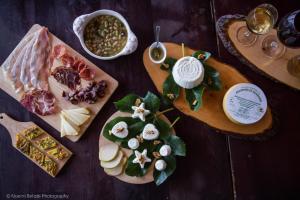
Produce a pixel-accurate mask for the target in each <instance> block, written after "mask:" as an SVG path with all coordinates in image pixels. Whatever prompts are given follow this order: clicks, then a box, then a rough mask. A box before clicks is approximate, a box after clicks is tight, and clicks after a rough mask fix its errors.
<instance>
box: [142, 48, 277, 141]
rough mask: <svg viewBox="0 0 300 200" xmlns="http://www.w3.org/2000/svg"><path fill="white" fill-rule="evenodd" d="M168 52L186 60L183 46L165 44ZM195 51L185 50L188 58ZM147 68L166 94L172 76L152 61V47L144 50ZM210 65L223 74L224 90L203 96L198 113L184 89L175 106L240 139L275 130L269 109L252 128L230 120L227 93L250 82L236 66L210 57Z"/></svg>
mask: <svg viewBox="0 0 300 200" xmlns="http://www.w3.org/2000/svg"><path fill="white" fill-rule="evenodd" d="M164 45H165V47H166V49H167V57H171V58H175V59H179V58H181V57H182V48H181V46H180V45H177V44H174V43H164ZM194 52H195V50H193V49H190V48H185V55H192V54H193V53H194ZM143 61H144V66H145V68H146V70H147V72H148V74H149V76H150V78H151V79H152V81H153V83H154V85H155V86H156V88H157V90H158V91H159V92H160V93H163V83H164V80H166V78H167V77H168V75H169V73H168V72H167V71H164V70H161V69H160V65H159V64H154V63H153V62H151V60H150V58H149V48H147V49H146V50H145V51H144V56H143ZM206 63H207V64H208V65H210V66H212V67H214V68H215V69H216V70H217V71H218V72H219V73H220V79H221V81H222V85H223V87H222V89H221V90H220V91H205V92H204V94H203V100H202V101H203V105H202V107H201V108H200V109H199V110H198V111H193V110H191V109H190V107H189V105H188V104H187V103H186V102H185V101H186V100H185V98H184V96H185V94H184V91H183V90H181V92H180V95H179V98H178V99H176V100H175V101H174V102H173V103H174V106H175V107H176V108H177V109H179V110H180V111H181V112H183V113H184V114H186V115H188V116H191V117H193V118H195V119H197V120H200V121H202V122H204V123H205V124H207V125H209V126H211V127H213V128H215V129H218V130H221V131H222V132H221V133H230V134H234V135H239V136H251V135H259V134H263V133H266V132H267V130H270V129H271V128H272V123H273V119H272V113H271V109H270V108H269V107H268V108H267V111H266V114H265V115H264V117H263V118H262V119H261V120H260V121H259V122H257V123H254V124H250V125H241V124H237V123H233V122H232V121H230V120H229V119H228V117H227V116H226V115H225V113H224V111H223V106H222V102H223V98H224V95H225V93H226V91H227V90H228V89H229V88H230V87H232V86H233V85H235V84H238V83H248V82H249V81H248V80H247V78H246V77H244V76H243V75H242V74H240V73H239V72H238V71H237V70H236V69H234V68H233V67H231V66H229V65H227V64H224V63H222V62H220V61H218V60H216V59H214V58H212V57H209V58H208V60H207V61H206Z"/></svg>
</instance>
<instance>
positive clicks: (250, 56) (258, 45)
mask: <svg viewBox="0 0 300 200" xmlns="http://www.w3.org/2000/svg"><path fill="white" fill-rule="evenodd" d="M243 26H246V22H245V21H244V20H243V18H242V17H241V16H239V15H237V16H236V15H225V16H223V17H221V18H220V19H219V20H218V22H217V30H218V34H219V36H220V38H221V41H222V42H223V44H224V46H225V48H226V49H227V50H228V51H229V52H230V53H231V54H233V55H234V56H236V57H237V58H238V59H240V60H241V61H242V62H243V63H245V64H247V65H248V66H250V67H251V68H253V69H254V70H256V71H259V72H262V74H263V75H266V76H267V77H269V78H271V79H272V80H275V81H279V82H281V83H283V84H285V85H288V86H289V87H292V88H295V89H298V90H299V89H300V79H299V78H297V77H296V76H293V75H291V74H290V73H289V72H288V70H287V63H288V60H289V59H291V58H292V57H293V56H296V55H299V49H292V48H288V47H286V50H285V51H284V52H283V55H281V56H279V57H278V58H270V57H268V56H267V55H265V53H264V52H263V50H262V41H263V40H264V39H265V38H266V37H268V36H271V35H275V36H276V35H277V31H276V29H272V30H270V32H269V33H267V34H264V35H259V36H258V38H257V40H256V41H255V43H254V44H253V45H251V46H243V45H242V44H240V43H239V42H238V40H237V37H236V33H237V31H238V29H239V28H240V27H243Z"/></svg>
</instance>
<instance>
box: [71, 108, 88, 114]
mask: <svg viewBox="0 0 300 200" xmlns="http://www.w3.org/2000/svg"><path fill="white" fill-rule="evenodd" d="M70 110H72V111H74V112H77V113H80V114H85V115H89V114H90V111H89V110H88V109H87V108H75V109H70Z"/></svg>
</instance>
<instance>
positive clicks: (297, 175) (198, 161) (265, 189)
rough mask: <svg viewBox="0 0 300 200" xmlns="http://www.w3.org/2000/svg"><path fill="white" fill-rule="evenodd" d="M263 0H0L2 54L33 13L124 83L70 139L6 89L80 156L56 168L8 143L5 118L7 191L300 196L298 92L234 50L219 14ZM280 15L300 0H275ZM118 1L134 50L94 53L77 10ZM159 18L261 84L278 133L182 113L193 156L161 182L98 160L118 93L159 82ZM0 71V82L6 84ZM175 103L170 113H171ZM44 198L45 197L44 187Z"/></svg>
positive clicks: (10, 109) (15, 112)
mask: <svg viewBox="0 0 300 200" xmlns="http://www.w3.org/2000/svg"><path fill="white" fill-rule="evenodd" d="M262 2H263V1H260V0H253V1H244V2H242V1H240V0H210V1H209V0H206V1H204V0H203V1H199V0H198V1H197V0H194V1H192V0H189V1H185V0H177V1H170V0H168V1H167V0H164V1H161V0H152V1H146V0H143V1H140V0H136V1H108V0H107V1H105V0H102V1H94V0H87V1H75V0H69V1H58V0H57V1H30V0H27V1H17V0H15V1H12V0H6V1H0V30H1V31H0V38H1V40H0V41H1V42H0V52H1V53H0V62H1V63H2V62H3V61H4V60H5V59H6V57H7V56H8V55H9V53H10V52H11V51H12V50H13V49H14V47H15V46H16V45H17V43H18V42H19V40H20V39H21V38H22V37H23V36H24V34H25V33H26V32H27V31H28V29H29V28H30V27H31V26H32V25H33V24H35V23H39V24H41V25H44V26H47V27H48V28H49V30H50V31H51V32H52V33H54V34H55V35H56V36H58V37H59V38H60V39H62V40H63V41H65V42H66V43H67V44H69V45H70V46H71V47H73V48H74V49H76V50H77V51H78V52H80V53H81V54H82V55H84V56H86V57H87V58H88V59H90V60H91V61H92V62H93V63H95V64H96V65H98V66H101V68H102V69H104V70H105V71H106V72H108V73H109V74H111V75H112V76H113V77H114V78H116V79H117V80H118V81H119V83H120V86H119V88H118V89H117V91H116V92H115V93H114V95H113V96H112V98H111V99H110V101H109V102H108V103H107V104H106V105H105V107H104V108H103V110H102V111H101V112H100V113H99V115H98V116H97V117H96V119H95V120H94V122H93V123H92V125H91V127H90V128H89V129H88V131H87V133H86V134H85V136H84V137H83V138H82V139H81V140H80V141H79V142H78V143H72V142H70V141H69V140H67V139H61V138H60V137H59V133H58V132H57V131H55V130H54V129H53V128H51V127H50V126H49V125H47V124H46V123H44V122H43V121H41V120H40V119H39V118H38V117H37V116H35V115H33V114H30V113H29V112H27V111H26V110H25V109H24V108H23V107H22V106H21V105H20V104H19V103H18V102H16V101H15V100H14V99H13V98H11V97H10V96H8V95H7V94H6V93H4V92H3V91H0V112H5V113H8V114H9V115H11V116H12V117H14V118H15V119H17V120H20V121H29V120H31V121H34V122H36V123H37V124H38V125H40V126H41V127H42V128H44V129H45V130H46V131H48V132H49V133H51V134H52V135H53V136H54V137H55V138H57V139H58V140H59V141H61V142H62V143H63V144H64V145H65V146H67V147H68V148H70V149H71V150H72V151H73V152H74V153H75V156H74V157H73V158H72V159H71V161H70V162H69V163H68V164H67V166H65V168H64V169H63V170H62V171H61V173H60V174H59V175H58V177H57V178H55V179H54V178H51V177H50V176H48V175H47V174H46V173H44V172H42V171H41V170H40V169H39V168H38V167H36V166H35V165H34V164H33V163H31V162H30V161H28V160H27V159H26V158H25V157H24V156H22V155H21V154H19V153H18V152H17V151H16V150H15V149H14V148H12V147H11V144H10V143H11V140H10V137H9V135H8V134H7V132H6V130H5V129H4V128H3V127H0V199H6V195H10V194H16V195H23V194H36V195H38V194H52V195H57V194H65V195H68V197H69V199H80V200H81V199H88V200H90V199H103V200H106V199H109V200H113V199H130V200H133V199H156V200H158V199H178V200H181V199H187V200H193V199H197V200H198V199H251V200H252V199H299V198H300V184H299V179H300V130H299V126H300V94H299V92H297V91H294V90H292V89H290V88H288V87H286V86H284V85H282V84H279V83H275V82H273V81H271V80H269V79H268V78H266V77H264V76H262V75H260V74H258V73H256V72H254V71H253V70H251V69H249V67H247V66H246V65H243V64H241V63H240V62H238V60H237V59H236V58H235V57H233V56H231V55H230V54H229V53H228V52H227V51H226V49H224V47H223V45H222V44H221V43H220V41H219V40H218V38H217V36H216V32H215V21H216V20H217V19H218V18H219V17H220V16H222V15H224V14H235V13H241V14H245V13H247V12H248V11H249V10H250V9H251V8H253V7H255V6H256V5H258V4H260V3H262ZM270 3H272V4H274V5H275V6H276V7H277V8H278V10H279V16H280V17H282V16H283V15H284V14H286V13H287V12H289V11H291V10H296V9H300V2H299V1H297V0H285V1H281V0H275V1H273V2H270ZM103 8H107V9H112V10H116V11H118V12H120V13H121V14H122V15H124V17H125V18H126V19H127V20H128V22H129V24H130V26H131V28H132V30H133V31H134V32H135V33H136V35H137V37H138V39H139V46H138V49H137V51H136V52H135V53H133V54H131V55H129V56H124V57H120V58H117V59H115V60H113V61H99V60H97V59H94V58H92V57H91V56H89V55H87V53H85V52H84V51H83V49H82V48H81V46H80V44H79V41H78V39H77V38H76V36H75V35H74V33H73V31H72V23H73V20H74V19H75V18H76V17H77V16H78V15H81V14H85V13H90V12H92V11H95V10H98V9H103ZM155 25H160V26H161V28H162V33H161V39H162V40H163V41H171V42H177V43H181V42H184V43H185V44H186V45H188V46H190V47H192V48H195V49H203V50H208V51H210V52H212V53H213V55H214V56H216V57H219V59H220V60H222V61H224V62H226V63H228V64H231V65H232V66H234V67H235V68H237V69H238V70H239V71H240V72H241V73H243V74H244V75H245V76H246V77H247V78H249V79H250V80H251V81H253V82H254V83H255V84H257V85H258V86H260V87H261V88H262V89H263V90H264V91H265V93H266V95H267V97H268V101H269V104H270V105H271V107H272V108H273V110H274V111H275V113H276V116H277V117H278V120H279V123H278V130H277V133H276V135H275V136H273V137H271V138H269V139H268V140H265V141H259V142H258V141H245V140H240V139H235V138H232V137H228V136H225V135H224V134H222V133H218V132H216V131H215V130H213V129H212V128H209V127H207V126H205V125H204V124H203V123H201V122H198V121H196V120H193V119H191V118H189V117H186V116H182V117H181V120H180V121H179V122H178V123H177V124H176V127H175V128H176V131H177V134H178V135H180V136H181V137H182V138H183V139H184V140H185V141H186V143H187V149H188V153H187V157H185V158H179V159H178V165H177V169H176V173H175V174H173V175H172V177H170V179H169V180H168V181H167V182H166V183H165V184H163V185H161V186H160V187H156V186H155V184H153V183H150V184H146V185H130V184H126V183H123V182H120V181H119V180H117V179H115V178H112V177H109V176H107V175H106V174H105V173H104V172H103V169H102V168H100V166H99V160H98V138H99V133H100V130H101V128H102V126H103V124H104V122H105V121H106V119H107V118H108V117H109V116H110V115H111V114H112V113H113V112H114V111H115V108H114V106H113V104H112V102H113V101H115V100H117V99H119V98H121V97H123V96H124V95H126V94H127V93H129V92H135V93H137V94H139V95H144V94H145V93H146V92H147V91H148V90H150V91H153V92H157V91H156V90H155V88H154V85H153V84H152V82H151V80H150V78H149V76H148V74H147V73H146V71H145V69H144V67H143V62H142V54H143V51H144V49H145V48H146V47H147V46H148V45H149V44H150V43H151V42H153V39H154V37H153V27H154V26H155ZM1 81H3V80H0V84H1ZM177 115H181V113H179V112H178V111H174V112H173V113H171V114H168V117H169V118H170V119H171V120H174V119H175V118H176V116H177ZM45 199H46V197H45Z"/></svg>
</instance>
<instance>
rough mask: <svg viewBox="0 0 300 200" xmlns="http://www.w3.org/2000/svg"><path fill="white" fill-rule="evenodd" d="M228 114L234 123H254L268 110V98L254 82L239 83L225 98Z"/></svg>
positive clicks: (224, 107)
mask: <svg viewBox="0 0 300 200" xmlns="http://www.w3.org/2000/svg"><path fill="white" fill-rule="evenodd" d="M223 109H224V112H225V114H226V116H227V117H228V118H229V119H230V120H231V121H232V122H234V123H238V124H253V123H256V122H258V121H259V120H260V119H261V118H262V117H263V116H264V115H265V113H266V111H267V98H266V96H265V94H264V92H263V91H262V90H261V89H260V88H259V87H257V86H256V85H254V84H251V83H239V84H236V85H234V86H232V87H231V88H230V89H229V90H228V91H227V92H226V94H225V96H224V99H223Z"/></svg>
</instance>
